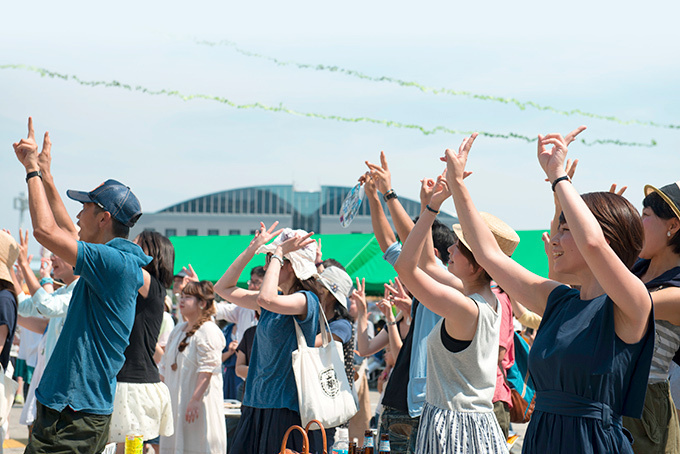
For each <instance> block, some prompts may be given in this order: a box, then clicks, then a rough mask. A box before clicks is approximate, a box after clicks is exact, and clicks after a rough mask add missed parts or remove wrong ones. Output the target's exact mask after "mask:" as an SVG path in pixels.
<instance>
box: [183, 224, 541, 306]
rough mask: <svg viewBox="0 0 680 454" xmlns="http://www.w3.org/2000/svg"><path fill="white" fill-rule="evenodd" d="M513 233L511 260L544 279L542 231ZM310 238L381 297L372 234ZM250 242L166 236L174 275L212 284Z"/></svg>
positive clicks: (381, 267) (384, 273)
mask: <svg viewBox="0 0 680 454" xmlns="http://www.w3.org/2000/svg"><path fill="white" fill-rule="evenodd" d="M517 233H518V234H519V236H520V243H519V246H518V247H517V250H516V251H515V253H514V255H513V259H515V260H516V261H518V262H519V263H521V264H522V265H523V266H524V267H525V268H527V269H529V270H531V271H533V272H534V273H537V274H539V275H541V276H547V275H548V262H547V258H546V255H545V252H544V248H543V241H542V240H541V234H542V233H543V231H542V230H523V231H518V232H517ZM313 238H314V239H317V240H318V239H321V250H322V252H323V257H324V258H334V259H336V260H337V261H339V262H340V263H342V264H343V265H344V266H345V268H346V269H347V272H348V273H349V275H350V276H352V279H355V278H359V279H362V278H365V279H366V291H367V293H371V294H382V292H383V284H384V283H385V282H388V281H389V280H390V279H394V277H395V276H396V275H397V273H396V272H395V271H394V269H393V268H392V266H391V265H390V264H389V263H387V262H386V261H385V260H383V258H382V252H381V251H380V246H378V241H377V240H376V239H375V236H374V235H373V234H365V233H362V234H340V235H315V236H313ZM251 240H252V236H251V235H232V236H174V237H170V241H172V244H173V245H174V246H175V273H178V272H179V271H180V270H181V269H182V267H183V266H187V265H188V264H191V266H192V267H193V268H194V270H195V271H196V273H197V274H198V277H199V278H200V279H205V280H209V281H212V282H216V281H217V280H218V279H219V278H220V277H222V274H223V273H224V272H225V271H226V269H227V268H228V267H229V265H230V264H231V263H232V262H233V261H234V260H235V259H236V257H238V255H239V254H240V253H241V252H243V250H244V249H245V248H246V247H247V246H248V244H249V243H250V241H251ZM258 265H264V255H262V254H260V255H256V256H255V257H254V258H253V260H251V262H250V263H249V264H248V266H246V269H245V270H244V271H243V273H242V274H241V276H240V278H239V281H238V283H239V285H240V286H242V287H246V282H247V281H248V279H249V278H250V269H251V268H253V267H255V266H258Z"/></svg>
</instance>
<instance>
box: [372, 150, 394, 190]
mask: <svg viewBox="0 0 680 454" xmlns="http://www.w3.org/2000/svg"><path fill="white" fill-rule="evenodd" d="M366 165H367V166H368V168H369V171H370V174H371V178H372V179H373V181H374V182H375V186H376V187H377V188H378V191H380V192H382V193H383V195H384V194H385V193H387V192H388V191H389V190H390V189H392V174H391V173H390V169H389V167H388V166H387V159H386V158H385V152H384V151H381V152H380V165H376V164H371V163H370V162H368V161H366Z"/></svg>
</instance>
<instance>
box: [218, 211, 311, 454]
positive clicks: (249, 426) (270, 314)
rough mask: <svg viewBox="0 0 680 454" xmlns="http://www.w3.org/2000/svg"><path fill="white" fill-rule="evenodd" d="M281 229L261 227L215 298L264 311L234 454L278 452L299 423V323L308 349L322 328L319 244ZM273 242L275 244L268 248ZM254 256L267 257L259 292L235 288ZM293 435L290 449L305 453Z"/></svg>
mask: <svg viewBox="0 0 680 454" xmlns="http://www.w3.org/2000/svg"><path fill="white" fill-rule="evenodd" d="M277 224H278V223H274V225H272V226H271V227H269V228H267V227H266V226H265V225H264V224H263V223H260V230H258V231H257V232H256V233H255V237H254V238H253V240H252V241H251V242H250V244H249V245H248V247H247V248H246V249H245V250H244V251H243V252H242V253H241V254H240V255H239V256H238V257H237V258H236V260H235V261H234V262H233V263H232V264H231V266H229V268H228V269H227V271H226V272H225V273H224V275H223V276H222V278H220V280H219V281H218V282H217V284H216V285H215V289H216V290H217V293H218V294H219V295H220V296H222V297H223V298H224V299H226V300H227V301H229V302H231V303H234V304H237V305H239V306H242V307H246V308H249V309H253V310H256V309H258V308H259V309H260V320H259V322H258V325H257V330H256V331H255V342H254V345H253V351H252V355H251V358H250V365H249V369H248V377H247V379H246V389H245V395H244V397H243V405H242V406H241V419H240V421H239V425H238V428H237V429H236V436H235V439H234V441H233V445H232V446H233V448H232V451H231V452H232V454H240V453H247V454H252V453H259V454H271V453H272V452H278V451H279V450H280V448H281V440H282V439H283V435H284V433H285V432H286V430H287V429H288V427H290V426H291V425H294V424H298V425H299V424H300V413H299V404H298V394H297V387H296V384H295V376H294V374H293V367H292V360H291V354H292V352H293V351H294V350H297V346H298V344H297V339H296V334H295V324H296V323H297V324H298V325H299V327H300V328H301V330H302V332H303V334H304V336H305V340H306V341H307V345H314V339H315V337H316V333H317V330H318V329H319V310H320V308H319V297H318V296H317V293H318V291H319V290H318V289H319V286H320V284H319V283H318V281H317V280H316V278H315V276H316V274H317V271H316V267H315V266H314V258H315V257H316V243H315V242H314V241H313V240H312V239H310V238H309V237H310V236H311V235H312V233H307V232H303V231H300V230H298V231H294V230H291V229H284V230H277V231H274V229H275V227H276V225H277ZM279 234H280V235H279ZM277 235H278V236H277ZM274 237H276V238H275V239H274V241H273V242H271V243H270V244H267V243H268V242H269V241H270V240H271V239H272V238H274ZM256 253H260V254H262V253H266V254H267V262H266V263H267V264H266V272H265V275H264V280H263V282H262V286H261V287H260V290H259V291H255V290H248V289H243V288H240V287H237V286H236V284H237V282H238V278H239V276H240V275H241V273H242V272H243V270H244V269H245V267H246V265H247V264H248V262H250V260H251V259H252V258H253V257H254V256H255V254H256ZM279 289H280V291H279ZM315 432H318V431H315ZM315 432H312V433H315ZM292 435H293V436H292V437H291V438H289V445H288V446H289V447H290V448H292V449H295V450H297V451H301V450H302V437H301V436H299V434H297V433H296V432H293V434H292ZM311 445H312V446H311V449H310V451H314V452H316V451H321V446H320V445H319V443H318V440H315V441H312V442H311Z"/></svg>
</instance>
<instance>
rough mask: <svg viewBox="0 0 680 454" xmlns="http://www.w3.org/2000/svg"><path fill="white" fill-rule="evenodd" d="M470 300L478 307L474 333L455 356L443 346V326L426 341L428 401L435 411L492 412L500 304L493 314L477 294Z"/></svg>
mask: <svg viewBox="0 0 680 454" xmlns="http://www.w3.org/2000/svg"><path fill="white" fill-rule="evenodd" d="M470 298H471V299H472V300H473V301H474V302H475V303H476V304H477V307H478V308H479V317H478V319H477V331H475V335H474V337H473V338H472V341H471V343H470V345H469V346H468V347H467V348H466V349H464V350H463V351H460V352H458V353H453V352H451V351H449V350H447V349H446V347H445V346H444V344H443V343H442V338H441V336H442V334H441V330H442V323H444V319H442V320H440V321H439V323H437V325H436V326H435V327H434V329H433V330H432V332H431V333H430V335H429V336H428V338H427V401H428V403H430V404H431V405H434V406H435V407H438V408H443V409H446V410H453V411H464V412H487V411H493V403H492V400H493V393H494V389H495V387H496V368H497V367H498V345H499V340H498V338H499V332H500V327H501V310H502V309H501V305H500V304H498V301H497V300H496V309H497V310H496V311H494V310H493V309H492V308H491V306H489V303H487V302H486V301H485V300H484V298H482V296H480V295H478V294H476V293H475V294H474V295H471V296H470Z"/></svg>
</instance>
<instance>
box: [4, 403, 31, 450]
mask: <svg viewBox="0 0 680 454" xmlns="http://www.w3.org/2000/svg"><path fill="white" fill-rule="evenodd" d="M22 408H23V407H21V406H18V405H16V404H15V405H14V407H12V411H11V412H10V414H9V430H8V432H9V437H10V438H9V440H5V443H4V447H5V450H4V453H5V454H20V453H22V452H24V448H25V447H26V443H28V429H27V428H26V426H22V425H21V424H19V416H20V415H21V409H22Z"/></svg>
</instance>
